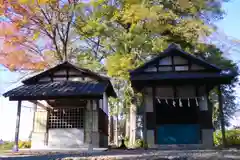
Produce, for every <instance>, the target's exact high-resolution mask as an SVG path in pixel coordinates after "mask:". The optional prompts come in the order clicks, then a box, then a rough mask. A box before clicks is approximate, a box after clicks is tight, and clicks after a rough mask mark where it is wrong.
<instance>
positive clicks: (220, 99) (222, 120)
mask: <svg viewBox="0 0 240 160" xmlns="http://www.w3.org/2000/svg"><path fill="white" fill-rule="evenodd" d="M218 103H219V114H220V121H221V131H222V143H223V147H226V145H227V143H226V136H225V120H224V113H223V100H222V91H221V87H220V85H218Z"/></svg>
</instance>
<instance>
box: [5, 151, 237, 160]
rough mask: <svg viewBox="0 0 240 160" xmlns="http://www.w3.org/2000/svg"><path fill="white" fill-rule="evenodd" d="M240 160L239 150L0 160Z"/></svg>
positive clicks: (29, 157) (122, 152)
mask: <svg viewBox="0 0 240 160" xmlns="http://www.w3.org/2000/svg"><path fill="white" fill-rule="evenodd" d="M50 159H51V160H83V159H85V160H86V159H90V160H117V159H121V160H240V150H234V149H231V150H230V149H229V150H221V151H220V150H142V149H138V150H125V151H124V150H111V151H105V152H101V153H93V155H92V156H90V155H86V154H84V153H78V154H62V153H58V154H52V155H39V156H36V155H35V156H17V157H4V158H0V160H50Z"/></svg>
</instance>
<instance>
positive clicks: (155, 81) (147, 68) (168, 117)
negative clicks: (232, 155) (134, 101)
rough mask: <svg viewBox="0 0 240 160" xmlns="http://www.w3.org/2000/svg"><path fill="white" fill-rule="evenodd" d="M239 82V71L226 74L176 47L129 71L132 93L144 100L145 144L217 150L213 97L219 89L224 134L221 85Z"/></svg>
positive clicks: (229, 71)
mask: <svg viewBox="0 0 240 160" xmlns="http://www.w3.org/2000/svg"><path fill="white" fill-rule="evenodd" d="M236 76H237V73H236V72H235V71H231V70H222V69H220V68H219V67H217V66H214V65H212V64H209V63H208V62H206V61H204V60H203V59H200V58H197V57H195V56H193V55H191V54H189V53H186V52H184V51H183V50H182V49H181V48H180V47H179V46H178V45H176V44H171V45H170V46H169V47H168V48H167V49H166V50H165V51H163V52H162V53H160V54H159V55H158V56H157V57H156V58H153V59H152V60H150V61H149V62H147V63H145V64H144V65H142V66H140V67H139V68H137V69H135V70H133V71H131V72H130V79H131V83H132V86H133V88H134V89H135V91H136V92H142V93H143V96H144V106H143V107H144V125H145V127H144V128H145V129H144V139H145V141H146V142H147V144H148V146H149V147H153V148H154V147H159V146H167V145H185V146H188V145H189V146H190V145H196V146H198V147H203V148H211V147H213V132H214V128H213V124H212V112H213V111H212V108H213V106H212V104H211V102H210V100H209V92H210V91H211V90H212V89H213V88H215V87H217V88H218V92H219V96H218V97H219V109H220V115H221V125H222V132H223V133H224V131H225V129H224V115H223V102H222V95H221V86H220V85H221V84H230V83H231V81H232V80H233V79H234V78H235V77H236ZM224 135H225V134H223V137H224V138H223V139H225V136H224ZM224 144H225V141H224Z"/></svg>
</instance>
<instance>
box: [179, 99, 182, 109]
mask: <svg viewBox="0 0 240 160" xmlns="http://www.w3.org/2000/svg"><path fill="white" fill-rule="evenodd" d="M182 106H183V105H182V101H181V98H179V107H182Z"/></svg>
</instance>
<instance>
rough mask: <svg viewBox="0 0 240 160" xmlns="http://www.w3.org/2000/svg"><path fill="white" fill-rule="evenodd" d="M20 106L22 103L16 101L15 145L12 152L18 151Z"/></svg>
mask: <svg viewBox="0 0 240 160" xmlns="http://www.w3.org/2000/svg"><path fill="white" fill-rule="evenodd" d="M21 105H22V101H18V108H17V119H16V129H15V144H14V146H13V151H14V152H18V151H19V148H18V140H19V128H20V117H21Z"/></svg>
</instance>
